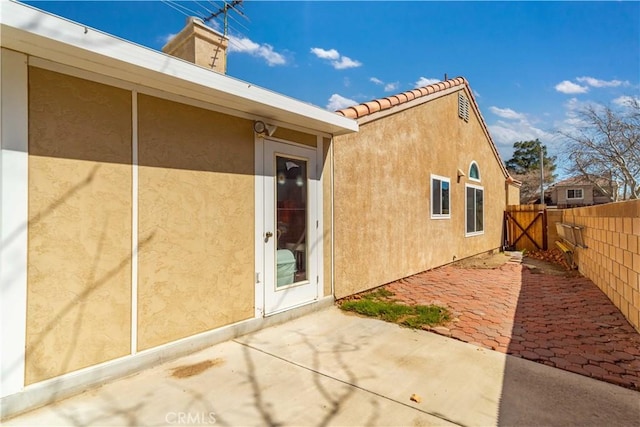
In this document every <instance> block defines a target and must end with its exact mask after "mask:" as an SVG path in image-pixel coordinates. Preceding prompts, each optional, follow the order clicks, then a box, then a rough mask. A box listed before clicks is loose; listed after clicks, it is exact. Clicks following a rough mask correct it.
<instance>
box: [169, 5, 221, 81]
mask: <svg viewBox="0 0 640 427" xmlns="http://www.w3.org/2000/svg"><path fill="white" fill-rule="evenodd" d="M228 45H229V38H228V37H226V36H224V35H222V34H220V33H219V32H217V31H216V30H214V29H213V28H211V27H209V26H207V25H205V23H204V22H202V20H201V19H200V18H194V17H189V18H187V24H186V25H185V27H184V28H183V29H182V31H180V32H179V33H178V34H176V35H175V36H174V37H173V38H172V39H171V40H169V42H168V43H167V44H166V45H164V47H163V48H162V51H163V52H164V53H166V54H168V55H171V56H175V57H176V58H180V59H184V60H185V61H189V62H191V63H193V64H196V65H199V66H201V67H205V68H208V69H210V70H213V71H217V72H219V73H222V74H225V73H226V71H227V46H228Z"/></svg>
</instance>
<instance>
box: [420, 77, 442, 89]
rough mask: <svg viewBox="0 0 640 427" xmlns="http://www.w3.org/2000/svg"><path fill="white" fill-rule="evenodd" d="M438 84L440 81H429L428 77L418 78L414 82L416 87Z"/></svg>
mask: <svg viewBox="0 0 640 427" xmlns="http://www.w3.org/2000/svg"><path fill="white" fill-rule="evenodd" d="M439 82H440V79H430V78H428V77H420V78H419V79H418V81H417V82H416V87H422V86H429V85H432V84H434V83H439Z"/></svg>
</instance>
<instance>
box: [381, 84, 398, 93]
mask: <svg viewBox="0 0 640 427" xmlns="http://www.w3.org/2000/svg"><path fill="white" fill-rule="evenodd" d="M398 86H400V82H394V83H387V84H386V85H384V91H385V92H393V91H394V90H398Z"/></svg>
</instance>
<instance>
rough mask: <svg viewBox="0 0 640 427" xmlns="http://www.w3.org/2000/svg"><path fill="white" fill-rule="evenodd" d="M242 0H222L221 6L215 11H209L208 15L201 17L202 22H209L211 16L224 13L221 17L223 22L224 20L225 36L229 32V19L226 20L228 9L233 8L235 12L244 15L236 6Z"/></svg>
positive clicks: (214, 16)
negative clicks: (228, 1) (228, 0)
mask: <svg viewBox="0 0 640 427" xmlns="http://www.w3.org/2000/svg"><path fill="white" fill-rule="evenodd" d="M242 1H243V0H233V1H232V2H230V3H227V2H226V1H224V2H223V3H224V6H223V7H221V8H220V9H218V10H217V11H216V12H213V13H211V14H210V15H209V16H207V17H206V18H204V19H203V21H204V22H209V21H211V20H212V19H213V18H216V17H218V16H220V15H224V17H223V22H224V33H223V34H224V35H225V36H226V35H227V34H228V32H229V21H228V15H229V11H230V10H233V11H235V12H237V13H238V14H240V15H242V16H245V15H244V13H242V11H241V10H240V9H238V8H237V7H236V6H239V5H241V4H242Z"/></svg>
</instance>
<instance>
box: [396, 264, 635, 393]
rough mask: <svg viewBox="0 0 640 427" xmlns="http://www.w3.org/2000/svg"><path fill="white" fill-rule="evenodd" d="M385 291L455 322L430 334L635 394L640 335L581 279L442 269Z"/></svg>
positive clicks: (513, 267)
mask: <svg viewBox="0 0 640 427" xmlns="http://www.w3.org/2000/svg"><path fill="white" fill-rule="evenodd" d="M386 288H387V289H388V290H390V291H392V292H393V293H395V296H394V298H396V299H398V300H400V301H403V302H405V303H408V304H438V305H441V306H445V307H448V308H449V309H450V310H451V311H452V312H453V314H454V320H453V321H452V322H450V323H449V324H448V325H446V327H436V328H433V331H434V332H436V333H440V334H443V335H447V336H451V337H453V338H456V339H459V340H461V341H465V342H468V343H471V344H475V345H477V346H481V347H485V348H489V349H493V350H496V351H500V352H503V353H508V354H511V355H513V356H517V357H522V358H525V359H529V360H533V361H536V362H540V363H544V364H546V365H550V366H554V367H556V368H560V369H565V370H567V371H572V372H575V373H578V374H582V375H586V376H591V377H593V378H597V379H600V380H604V381H608V382H612V383H614V384H617V385H621V386H624V387H628V388H632V389H635V390H640V334H638V332H636V331H635V329H633V327H632V326H631V325H630V324H629V323H628V322H627V320H626V319H625V318H624V317H623V316H622V313H620V311H619V310H618V309H617V308H616V307H615V306H614V305H613V304H612V303H611V302H610V301H609V299H608V298H607V297H606V295H605V294H604V293H602V292H601V291H600V289H598V287H597V286H596V285H595V284H594V283H593V282H591V281H590V280H589V279H587V278H585V277H581V276H578V277H565V276H562V275H552V274H534V273H532V272H531V271H530V270H529V268H527V267H526V266H524V265H522V264H520V263H517V262H515V263H512V262H509V263H507V264H504V265H503V266H501V267H499V268H496V269H464V268H458V267H453V266H446V267H441V268H437V269H435V270H431V271H427V272H424V273H420V274H417V275H415V276H411V277H408V278H406V279H402V280H399V281H397V282H393V283H391V284H389V285H387V286H386Z"/></svg>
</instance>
